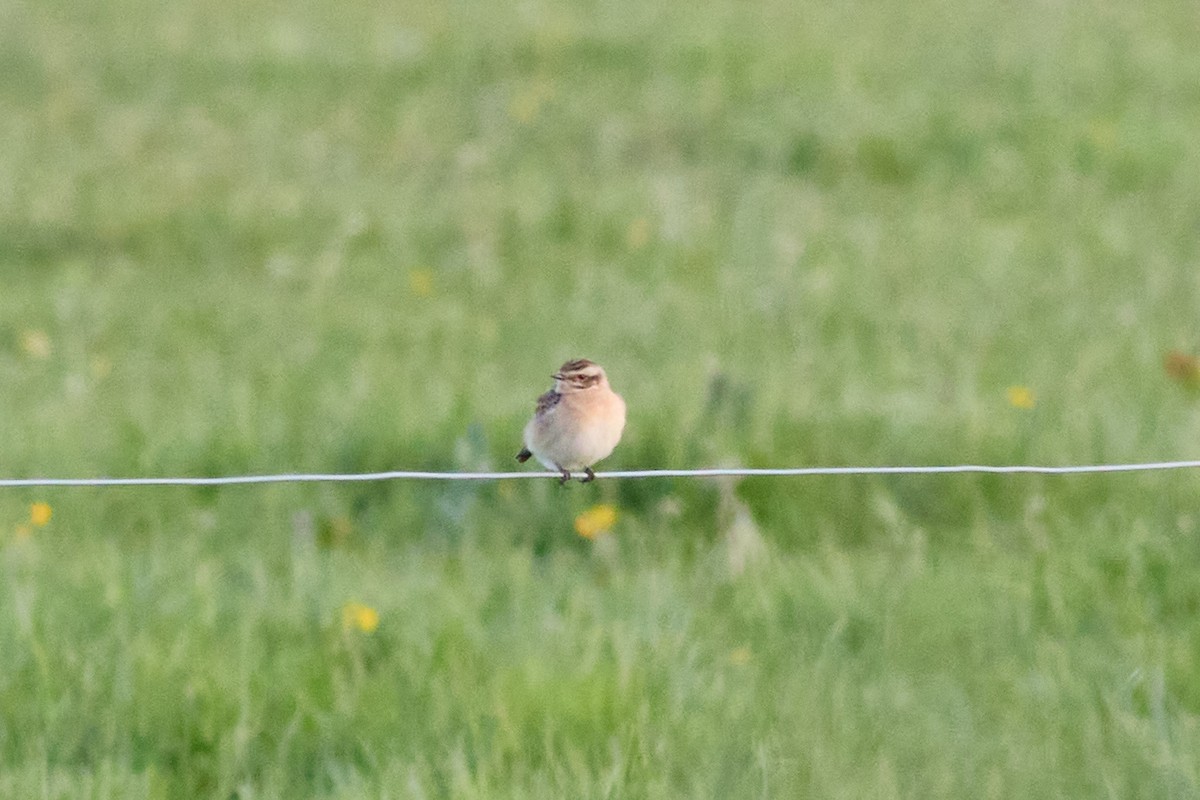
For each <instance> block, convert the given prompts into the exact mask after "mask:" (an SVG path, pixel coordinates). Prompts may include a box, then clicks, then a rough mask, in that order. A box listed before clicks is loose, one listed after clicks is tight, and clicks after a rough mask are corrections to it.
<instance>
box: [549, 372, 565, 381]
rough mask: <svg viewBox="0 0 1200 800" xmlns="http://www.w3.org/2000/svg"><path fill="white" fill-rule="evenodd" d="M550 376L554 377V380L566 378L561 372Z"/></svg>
mask: <svg viewBox="0 0 1200 800" xmlns="http://www.w3.org/2000/svg"><path fill="white" fill-rule="evenodd" d="M550 377H551V378H554V380H556V381H565V380H566V378H565V377H564V376H563V374H562V373H561V372H556V373H554V374H553V375H551V376H550Z"/></svg>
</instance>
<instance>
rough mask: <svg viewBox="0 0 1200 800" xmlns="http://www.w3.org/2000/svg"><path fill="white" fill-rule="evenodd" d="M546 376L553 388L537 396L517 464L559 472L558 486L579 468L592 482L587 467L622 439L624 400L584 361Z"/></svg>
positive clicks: (601, 372) (600, 369)
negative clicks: (535, 464) (533, 460)
mask: <svg viewBox="0 0 1200 800" xmlns="http://www.w3.org/2000/svg"><path fill="white" fill-rule="evenodd" d="M551 377H553V378H554V388H553V389H551V390H550V391H548V392H546V393H545V394H544V395H542V396H541V397H539V398H538V401H537V411H536V412H534V415H533V419H531V420H529V424H528V425H526V426H525V447H523V448H522V449H521V452H519V453H517V461H520V462H521V463H522V464H524V463H525V462H526V461H528V460H529V458H530V456H533V457H535V458H537V460H538V461H540V462H542V464H544V465H545V467H546V468H547V469H554V470H558V471H559V473H561V475H562V478H560V479H559V484H564V483H566V482H567V481H569V480H570V479H571V473H572V472H578V471H580V470H582V471H583V472H584V474H585V475H586V476H587V477H584V478H580V481H581V482H583V483H587V482H588V481H591V480H595V478H596V473H594V472H592V465H593V464H595V463H596V462H597V461H599V460H600V459H602V458H605V457H607V456H608V455H609V454H610V453H612V451H613V448H615V447H616V446H617V442H619V441H621V432H622V431H623V430H624V429H625V401H624V400H622V399H621V395H619V394H617V393H616V392H614V391H613V390H612V387H611V386H609V385H608V376H607V375H605V374H604V368H603V367H601V366H600V365H599V364H595V363H593V362H591V361H588V360H587V359H586V358H581V359H578V360H576V361H568V362H567V363H565V364H563V365H562V367H560V368H559V370H558V372H556V373H554V375H553V376H551Z"/></svg>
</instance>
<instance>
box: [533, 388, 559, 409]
mask: <svg viewBox="0 0 1200 800" xmlns="http://www.w3.org/2000/svg"><path fill="white" fill-rule="evenodd" d="M559 400H562V395H561V394H559V393H558V392H556V391H554V390H553V389H551V390H550V391H548V392H546V393H545V394H544V395H542V396H541V397H539V398H538V402H537V413H538V414H545V413H546V412H547V411H549V410H550V409H552V408H554V407H555V406H556V405H558V401H559Z"/></svg>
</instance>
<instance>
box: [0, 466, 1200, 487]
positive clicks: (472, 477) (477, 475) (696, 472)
mask: <svg viewBox="0 0 1200 800" xmlns="http://www.w3.org/2000/svg"><path fill="white" fill-rule="evenodd" d="M1196 468H1200V460H1197V461H1151V462H1145V463H1135V464H1078V465H1067V466H1036V465H1021V464H1014V465H988V464H952V465H947V466H894V467H889V466H876V467H873V466H866V467H783V468H765V469H755V468H742V467H731V468H716V469H634V470H615V471H610V472H597V473H596V478H597V480H602V479H620V478H624V479H631V478H722V477H737V478H751V477H808V476H817V475H945V474H956V473H987V474H999V475H1012V474H1030V475H1086V474H1095V473H1099V472H1109V473H1112V472H1152V471H1161V470H1181V469H1196ZM576 474H578V473H576ZM559 477H560V474H559V473H557V472H420V471H412V470H396V471H391V472H358V473H327V474H326V473H284V474H279V475H225V476H216V477H163V478H156V477H151V478H0V488H5V487H7V488H15V487H50V486H234V485H245V484H261V483H361V482H364V481H401V480H422V481H500V480H524V479H533V478H555V479H558V478H559Z"/></svg>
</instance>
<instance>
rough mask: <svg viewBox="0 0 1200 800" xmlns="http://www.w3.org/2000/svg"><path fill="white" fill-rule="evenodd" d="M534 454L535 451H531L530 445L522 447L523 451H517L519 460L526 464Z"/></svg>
mask: <svg viewBox="0 0 1200 800" xmlns="http://www.w3.org/2000/svg"><path fill="white" fill-rule="evenodd" d="M532 455H533V453H531V452H529V448H528V447H522V448H521V452H519V453H517V461H519V462H521V463H522V464H524V463H525V462H526V461H528V460H529V457H530V456H532Z"/></svg>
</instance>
